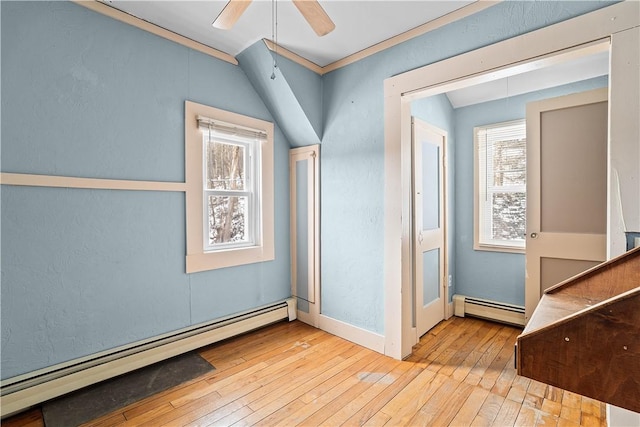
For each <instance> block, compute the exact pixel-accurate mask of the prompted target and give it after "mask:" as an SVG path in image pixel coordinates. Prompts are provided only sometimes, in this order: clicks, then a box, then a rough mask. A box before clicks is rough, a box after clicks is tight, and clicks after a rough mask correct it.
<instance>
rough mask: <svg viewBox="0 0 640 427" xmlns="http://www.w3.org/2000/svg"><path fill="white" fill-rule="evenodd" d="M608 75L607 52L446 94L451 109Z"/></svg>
mask: <svg viewBox="0 0 640 427" xmlns="http://www.w3.org/2000/svg"><path fill="white" fill-rule="evenodd" d="M607 74H609V52H608V51H605V52H600V53H596V54H593V55H589V56H583V57H579V58H576V59H573V60H571V61H568V62H563V63H561V64H557V65H554V66H550V67H546V68H540V69H536V70H534V71H529V72H526V73H522V74H517V75H515V76H511V77H508V78H504V79H499V80H494V81H491V82H488V83H483V84H479V85H474V86H469V87H466V88H463V89H458V90H454V91H451V92H447V97H448V98H449V102H451V105H452V106H453V108H460V107H466V106H467V105H474V104H479V103H481V102H487V101H493V100H496V99H502V98H507V97H509V96H516V95H521V94H523V93H529V92H534V91H537V90H542V89H548V88H551V87H555V86H561V85H565V84H568V83H572V82H577V81H581V80H587V79H591V78H594V77H599V76H606V75H607Z"/></svg>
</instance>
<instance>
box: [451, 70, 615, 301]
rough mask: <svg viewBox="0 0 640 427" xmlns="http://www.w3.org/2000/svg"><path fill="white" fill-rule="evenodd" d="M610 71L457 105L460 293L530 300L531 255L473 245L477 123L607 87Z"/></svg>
mask: <svg viewBox="0 0 640 427" xmlns="http://www.w3.org/2000/svg"><path fill="white" fill-rule="evenodd" d="M607 83H608V79H607V77H606V76H604V77H598V78H595V79H590V80H586V81H582V82H577V83H573V84H568V85H564V86H560V87H557V88H551V89H546V90H542V91H539V92H534V93H529V94H524V95H520V96H514V97H511V98H505V99H501V100H497V101H491V102H485V103H482V104H477V105H472V106H469V107H463V108H458V109H456V110H455V118H456V135H457V143H458V144H457V151H456V157H455V166H456V188H455V197H456V208H457V210H456V230H457V233H456V260H457V270H456V273H457V281H456V292H457V293H458V294H461V295H466V296H471V297H477V298H487V299H490V300H495V301H500V302H505V303H510V304H517V305H524V277H525V268H524V261H525V256H524V255H523V254H509V253H500V252H488V251H475V250H473V173H474V172H473V168H474V165H473V128H474V127H476V126H482V125H487V124H492V123H500V122H505V121H509V120H516V119H523V118H525V116H526V104H527V103H528V102H532V101H536V100H540V99H546V98H553V97H555V96H561V95H566V94H569V93H576V92H582V91H585V90H589V89H595V88H600V87H605V86H607Z"/></svg>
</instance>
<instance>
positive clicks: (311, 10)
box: [211, 0, 336, 37]
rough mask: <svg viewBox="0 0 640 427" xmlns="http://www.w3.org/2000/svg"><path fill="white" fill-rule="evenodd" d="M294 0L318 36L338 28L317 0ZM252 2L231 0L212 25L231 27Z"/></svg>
mask: <svg viewBox="0 0 640 427" xmlns="http://www.w3.org/2000/svg"><path fill="white" fill-rule="evenodd" d="M292 1H293V4H294V5H296V7H297V8H298V10H299V11H300V13H301V14H302V16H304V19H306V20H307V22H308V23H309V25H310V26H311V28H313V31H315V32H316V34H317V35H318V36H320V37H322V36H324V35H327V34H329V33H330V32H331V31H333V30H334V29H335V28H336V25H335V24H334V23H333V21H332V20H331V18H329V15H327V12H325V11H324V9H323V8H322V6H320V3H318V1H317V0H292ZM250 4H251V0H229V2H228V3H227V5H226V6H225V7H224V9H222V12H220V14H219V15H218V17H217V18H216V20H215V21H213V24H211V25H213V26H214V27H215V28H219V29H221V30H229V29H231V27H233V25H234V24H235V23H236V21H237V20H238V19H240V16H241V15H242V14H243V13H244V11H245V10H246V9H247V7H249V5H250Z"/></svg>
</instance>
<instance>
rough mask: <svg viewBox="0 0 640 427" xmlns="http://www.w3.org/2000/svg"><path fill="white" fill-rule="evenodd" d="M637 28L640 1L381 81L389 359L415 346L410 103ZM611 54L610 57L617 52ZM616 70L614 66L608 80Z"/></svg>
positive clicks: (386, 325)
mask: <svg viewBox="0 0 640 427" xmlns="http://www.w3.org/2000/svg"><path fill="white" fill-rule="evenodd" d="M639 25H640V3H639V2H635V1H627V2H622V3H617V4H614V5H612V6H608V7H605V8H603V9H599V10H597V11H594V12H591V13H588V14H585V15H582V16H578V17H575V18H573V19H569V20H567V21H564V22H561V23H558V24H555V25H551V26H548V27H544V28H541V29H539V30H536V31H532V32H530V33H526V34H523V35H520V36H517V37H514V38H511V39H508V40H505V41H502V42H498V43H495V44H493V45H490V46H487V47H484V48H481V49H477V50H474V51H471V52H468V53H465V54H461V55H458V56H455V57H452V58H449V59H446V60H443V61H440V62H437V63H435V64H431V65H427V66H425V67H421V68H418V69H415V70H412V71H408V72H406V73H403V74H400V75H398V76H395V77H391V78H388V79H386V80H385V82H384V99H385V105H384V109H385V127H384V129H385V130H384V138H385V155H384V156H385V186H384V199H385V206H384V242H385V243H384V259H385V264H384V272H385V273H384V274H385V275H384V287H385V291H384V292H385V308H384V309H385V328H384V329H385V353H386V354H387V355H389V356H392V357H394V358H397V359H402V358H403V357H404V356H406V355H408V354H410V353H411V347H412V345H413V344H414V342H413V341H415V338H412V336H411V328H412V325H411V306H412V298H411V274H407V272H406V271H407V270H410V268H409V266H410V265H411V263H410V256H411V250H410V247H411V244H410V239H411V234H410V227H409V226H408V224H407V223H408V221H406V220H405V221H404V222H403V220H402V218H409V215H410V211H409V206H410V200H411V168H410V165H411V150H410V147H411V128H410V115H411V108H410V107H411V105H410V103H411V101H412V100H413V99H415V98H417V97H420V96H430V95H435V94H438V93H442V92H443V91H444V89H443V88H444V86H446V85H451V84H452V83H454V82H455V83H460V82H462V81H464V80H466V79H470V78H473V79H478V78H479V77H481V78H486V79H489V78H491V77H492V76H493V75H494V74H499V73H500V72H502V71H504V70H507V69H508V68H510V67H513V66H515V65H518V66H521V67H525V66H536V61H537V60H540V59H541V58H542V59H545V60H549V58H550V57H552V56H553V55H555V54H557V53H558V52H562V51H571V50H572V49H575V48H576V47H577V46H585V47H588V46H589V45H590V44H593V43H594V42H597V41H608V40H609V39H611V36H612V35H613V34H616V33H620V32H622V31H625V30H628V29H631V28H634V27H638V26H639ZM613 40H615V38H614V39H613ZM629 46H630V45H629ZM613 49H614V51H615V47H614V48H613ZM627 49H629V47H628V48H627ZM613 64H614V63H612V65H613ZM617 72H618V70H617V69H616V68H612V78H613V79H615V78H616V73H617ZM635 72H637V70H635ZM631 80H632V79H631ZM612 101H614V100H613V99H612ZM613 109H615V106H613V107H612V111H613ZM398 189H400V191H398Z"/></svg>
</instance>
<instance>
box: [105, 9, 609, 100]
mask: <svg viewBox="0 0 640 427" xmlns="http://www.w3.org/2000/svg"><path fill="white" fill-rule="evenodd" d="M102 1H103V2H104V3H105V4H108V5H109V6H112V7H114V8H117V9H120V10H122V11H124V12H127V13H129V14H131V15H134V16H137V17H138V18H141V19H143V20H145V21H148V22H151V23H153V24H156V25H158V26H160V27H163V28H165V29H167V30H170V31H173V32H175V33H178V34H180V35H183V36H185V37H188V38H190V39H192V40H195V41H197V42H200V43H202V44H204V45H207V46H210V47H212V48H215V49H218V50H220V51H222V52H225V53H228V54H230V55H232V56H236V55H238V54H239V53H240V52H242V51H243V50H244V49H246V48H247V47H249V46H251V45H252V44H253V43H255V42H257V41H259V40H262V39H263V38H267V39H271V36H272V34H271V33H272V6H273V5H274V4H277V8H278V13H277V16H278V39H277V41H278V44H279V45H280V46H283V47H285V48H287V49H288V50H290V51H292V52H294V53H296V54H298V55H300V56H301V57H303V58H306V59H308V60H310V61H311V62H313V63H315V64H317V65H319V66H321V67H323V66H326V65H328V64H331V63H333V62H335V61H338V60H340V59H343V58H345V57H347V56H349V55H352V54H354V53H356V52H359V51H361V50H363V49H366V48H368V47H370V46H373V45H375V44H377V43H380V42H382V41H385V40H387V39H389V38H391V37H394V36H396V35H398V34H402V33H404V32H406V31H408V30H410V29H412V28H415V27H417V26H420V25H422V24H425V23H427V22H430V21H433V20H435V19H437V18H439V17H441V16H443V15H446V14H448V13H451V12H453V11H455V10H457V9H460V8H462V7H464V6H466V5H469V4H471V3H473V2H474V1H475V0H473V1H472V0H320V4H321V5H322V7H323V8H324V9H325V11H326V12H327V14H328V15H329V16H330V17H331V19H332V20H333V21H334V23H335V24H336V29H335V30H334V31H333V32H331V33H329V34H328V35H326V36H324V37H318V36H317V35H316V34H315V33H314V32H313V30H312V29H311V27H309V25H308V24H307V22H306V21H305V20H304V18H303V17H302V15H301V14H300V12H299V11H298V9H297V8H296V7H295V6H294V5H293V3H292V2H291V1H289V0H277V3H272V2H271V0H253V2H252V3H251V5H249V7H248V8H247V10H246V11H245V12H244V14H243V15H242V16H241V17H240V19H239V20H238V22H237V23H236V24H235V26H234V27H233V28H232V29H231V30H220V29H217V28H213V27H212V26H211V23H212V22H213V21H214V19H215V18H216V17H217V16H218V14H219V13H220V11H222V9H223V8H224V6H225V5H226V4H227V0H196V1H191V0H177V1H176V0H102ZM607 73H608V53H606V52H605V53H604V54H599V55H594V56H591V57H587V58H582V59H579V60H576V61H572V62H570V63H565V64H562V65H558V66H555V67H550V68H544V69H541V70H536V71H533V72H530V73H527V74H522V75H518V76H512V77H510V78H508V79H502V80H498V81H494V82H490V83H486V84H483V85H476V86H472V87H468V88H464V89H460V90H457V91H453V92H449V93H447V96H448V97H449V100H450V101H451V103H452V105H453V106H454V108H458V107H463V106H466V105H472V104H476V103H480V102H486V101H490V100H495V99H500V98H504V97H506V96H511V95H518V94H522V93H526V92H531V91H535V90H540V89H544V88H549V87H553V86H558V85H561V84H566V83H570V82H572V81H577V80H584V79H587V78H591V77H596V76H601V75H606V74H607Z"/></svg>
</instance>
